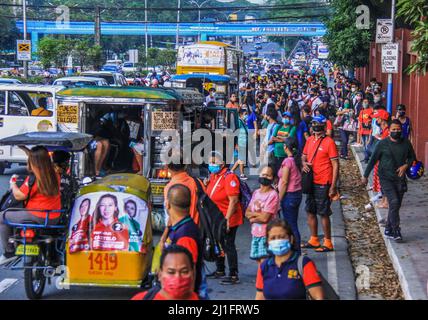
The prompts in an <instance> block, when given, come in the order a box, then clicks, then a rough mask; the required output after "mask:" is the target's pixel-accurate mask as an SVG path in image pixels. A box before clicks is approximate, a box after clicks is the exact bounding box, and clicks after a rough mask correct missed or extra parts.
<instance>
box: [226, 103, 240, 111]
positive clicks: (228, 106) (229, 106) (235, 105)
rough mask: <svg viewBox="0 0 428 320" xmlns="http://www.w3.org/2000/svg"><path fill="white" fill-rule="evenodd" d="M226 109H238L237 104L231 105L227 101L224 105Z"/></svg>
mask: <svg viewBox="0 0 428 320" xmlns="http://www.w3.org/2000/svg"><path fill="white" fill-rule="evenodd" d="M226 108H230V109H238V108H239V105H238V104H237V103H233V102H231V101H229V102H228V103H227V104H226Z"/></svg>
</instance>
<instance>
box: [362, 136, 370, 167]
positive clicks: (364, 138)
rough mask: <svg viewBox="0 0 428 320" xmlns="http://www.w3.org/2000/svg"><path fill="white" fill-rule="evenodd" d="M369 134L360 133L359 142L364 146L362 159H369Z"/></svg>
mask: <svg viewBox="0 0 428 320" xmlns="http://www.w3.org/2000/svg"><path fill="white" fill-rule="evenodd" d="M370 139H371V135H365V134H363V135H361V142H362V143H363V146H364V161H369V158H370V156H369V143H370Z"/></svg>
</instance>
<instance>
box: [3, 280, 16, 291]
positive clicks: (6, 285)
mask: <svg viewBox="0 0 428 320" xmlns="http://www.w3.org/2000/svg"><path fill="white" fill-rule="evenodd" d="M16 282H18V279H13V278H6V279H3V280H2V281H1V282H0V293H3V292H4V291H6V290H7V289H9V288H10V287H11V286H13V285H14V284H15V283H16Z"/></svg>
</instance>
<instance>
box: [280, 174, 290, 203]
mask: <svg viewBox="0 0 428 320" xmlns="http://www.w3.org/2000/svg"><path fill="white" fill-rule="evenodd" d="M289 179H290V169H289V168H287V167H284V168H283V169H282V179H281V180H280V185H281V187H279V186H278V189H281V191H280V192H279V201H282V199H283V198H284V196H285V194H286V193H287V185H288V180H289Z"/></svg>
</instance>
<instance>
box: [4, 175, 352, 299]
mask: <svg viewBox="0 0 428 320" xmlns="http://www.w3.org/2000/svg"><path fill="white" fill-rule="evenodd" d="M24 172H25V170H24V168H23V167H21V168H14V169H12V170H7V171H6V175H4V176H0V193H1V194H3V192H4V191H5V190H6V188H7V186H8V181H9V177H10V174H13V173H18V174H23V173H24ZM256 181H257V179H256V178H255V177H253V178H251V179H250V180H249V181H248V184H249V185H250V187H251V188H256V187H257V182H256ZM333 209H334V215H333V242H334V245H335V247H336V251H335V252H331V253H327V254H322V253H315V252H313V251H312V252H308V254H309V256H310V257H311V258H313V259H314V261H315V263H316V265H317V267H318V268H319V269H320V271H321V272H322V273H323V275H324V276H325V277H326V278H327V279H328V280H329V282H330V283H331V284H332V285H333V286H334V287H335V288H336V290H337V291H338V292H339V295H340V296H341V298H342V299H355V286H354V284H355V281H354V276H353V272H352V268H351V265H350V260H349V257H348V251H347V242H346V239H345V237H344V227H343V220H342V215H341V210H340V206H339V204H338V203H335V204H334V206H333ZM300 230H301V232H302V239H307V237H308V231H307V230H308V229H307V227H306V214H305V213H304V211H303V204H302V206H301V212H300ZM155 241H158V237H156V239H155ZM236 243H237V247H238V257H239V268H240V270H239V272H240V278H241V284H239V285H235V286H223V285H220V284H219V281H217V280H209V283H208V285H209V288H210V289H209V290H210V297H211V299H235V300H242V299H253V298H254V296H255V275H256V271H257V265H256V263H255V262H254V261H252V260H250V259H249V253H250V243H251V234H250V225H249V223H248V222H246V223H245V224H244V225H243V226H242V227H241V228H240V229H239V231H238V235H237V241H236ZM208 269H209V270H214V264H213V263H209V264H208ZM9 284H10V286H9ZM45 290H46V291H45V295H44V299H129V298H130V297H132V296H133V295H134V294H135V293H136V292H138V290H134V289H111V288H90V287H72V288H71V289H69V290H57V289H56V287H55V285H54V284H51V285H49V286H47V288H46V289H45ZM0 299H26V296H25V291H24V283H23V273H22V271H10V270H3V269H0Z"/></svg>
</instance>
